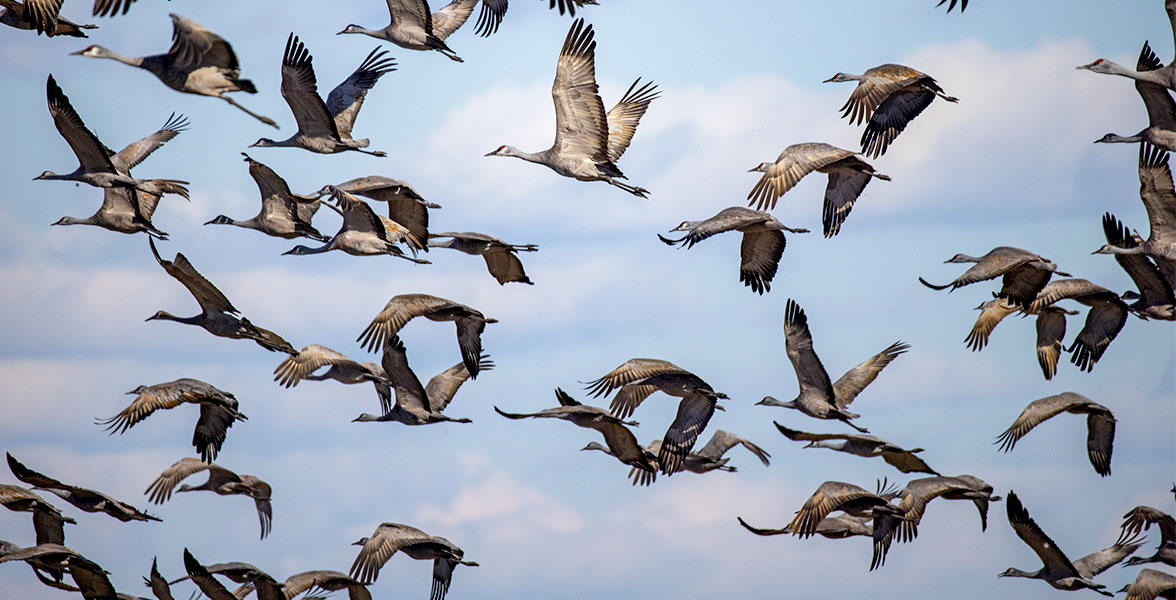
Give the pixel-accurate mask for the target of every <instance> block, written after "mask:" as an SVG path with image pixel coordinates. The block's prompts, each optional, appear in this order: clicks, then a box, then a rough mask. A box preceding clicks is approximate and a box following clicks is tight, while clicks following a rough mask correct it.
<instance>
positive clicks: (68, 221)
mask: <svg viewBox="0 0 1176 600" xmlns="http://www.w3.org/2000/svg"><path fill="white" fill-rule="evenodd" d="M95 216H97V215H95ZM95 216H90V217H86V218H85V219H79V218H77V217H61V218H60V219H58V220H57V222H56V223H54V225H97V222H96V219H95V218H94V217H95Z"/></svg>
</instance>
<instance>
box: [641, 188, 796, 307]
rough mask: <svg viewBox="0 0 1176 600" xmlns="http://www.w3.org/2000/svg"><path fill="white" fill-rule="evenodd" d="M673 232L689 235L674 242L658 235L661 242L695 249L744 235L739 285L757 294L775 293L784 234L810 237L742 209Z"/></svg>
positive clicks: (683, 225) (765, 215)
mask: <svg viewBox="0 0 1176 600" xmlns="http://www.w3.org/2000/svg"><path fill="white" fill-rule="evenodd" d="M670 231H685V232H686V235H684V236H682V237H680V238H678V239H676V240H671V239H669V238H667V237H664V236H662V235H661V234H658V236H657V237H658V239H660V240H661V241H663V242H665V243H666V244H668V245H670V246H673V245H675V244H682V246H681V247H682V248H687V249H689V248H693V247H694V244H697V243H698V242H701V241H702V240H705V239H706V238H709V237H711V236H712V235H717V234H720V233H725V232H727V231H738V232H740V233H742V234H743V242H742V243H741V245H740V249H739V255H740V264H739V281H741V282H743V284H744V285H746V286H747V287H750V288H751V291H753V292H755V293H757V294H763V293H764V292H769V291H771V290H772V279H774V278H775V277H776V269H777V268H779V266H780V257H782V256H784V246H785V244H786V243H787V241H786V240H785V239H784V232H785V231H787V232H789V233H808V230H807V229H793V228H791V227H786V226H785V225H784V224H783V223H781V222H780V221H779V220H777V219H776V217H773V216H772V215H771V214H769V213H766V212H763V211H759V210H751V209H750V208H744V207H742V206H732V207H730V208H724V209H723V210H721V211H719V213H718V214H716V215H715V216H713V217H711V218H709V219H706V220H704V221H682V223H680V224H679V225H678V226H677V227H675V228H673V229H671V230H670Z"/></svg>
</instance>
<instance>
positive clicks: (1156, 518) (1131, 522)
mask: <svg viewBox="0 0 1176 600" xmlns="http://www.w3.org/2000/svg"><path fill="white" fill-rule="evenodd" d="M1153 523H1155V524H1156V525H1158V526H1159V529H1160V545H1159V546H1158V547H1157V548H1156V553H1155V554H1153V555H1151V556H1149V557H1146V558H1145V557H1140V556H1134V557H1131V558H1130V559H1128V560H1127V562H1126V563H1125V564H1124V565H1123V566H1125V567H1134V566H1136V565H1145V564H1147V563H1153V562H1161V563H1164V564H1166V565H1168V566H1170V567H1176V519H1173V518H1172V515H1169V514H1167V513H1164V512H1161V511H1159V510H1156V509H1154V508H1152V507H1150V506H1136V507H1135V508H1133V509H1131V510H1129V511H1127V514H1125V515H1123V525H1122V528H1123V531H1122V533H1120V534H1119V541H1123V540H1126V539H1128V538H1130V537H1132V536H1134V535H1136V534H1138V533H1139V532H1141V531H1147V530H1148V529H1151V526H1152V524H1153Z"/></svg>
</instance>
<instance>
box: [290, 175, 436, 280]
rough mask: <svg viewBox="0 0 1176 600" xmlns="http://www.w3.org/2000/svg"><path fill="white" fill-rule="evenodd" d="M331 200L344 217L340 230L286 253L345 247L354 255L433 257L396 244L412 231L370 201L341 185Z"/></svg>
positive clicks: (414, 260) (314, 252)
mask: <svg viewBox="0 0 1176 600" xmlns="http://www.w3.org/2000/svg"><path fill="white" fill-rule="evenodd" d="M330 200H331V201H332V202H334V203H335V204H329V203H328V204H325V206H328V207H330V208H331V209H332V210H334V211H335V212H337V213H339V215H340V216H342V217H343V223H342V224H341V225H340V226H339V231H338V232H336V233H335V235H334V236H333V237H331V238H330V239H329V240H327V243H326V244H323V245H322V246H319V247H318V248H309V247H307V246H302V245H298V246H294V247H293V248H291V249H290V250H288V251H286V252H283V253H282V254H283V255H286V254H293V255H296V256H303V255H307V254H322V253H323V252H330V251H331V250H341V251H343V252H346V253H347V254H350V255H352V256H383V255H390V256H395V257H397V258H403V259H404V260H407V261H410V262H414V263H417V264H429V261H427V260H424V259H419V258H416V257H415V254H416V248H413V247H412V246H411V245H409V250H410V251H411V252H412V253H413V254H414V256H406V255H405V254H404V251H403V250H401V249H400V247H399V246H397V245H396V244H398V243H400V242H405V243H408V236H409V231H408V229H406V228H405V227H404V226H402V225H401V224H399V223H397V222H396V221H393V220H392V219H389V218H388V217H385V216H383V215H380V214H376V212H375V211H374V210H372V207H370V206H368V204H367V203H366V202H364V201H363V200H360V199H359V198H356V197H355V196H352V195H351V194H348V193H347V192H344V191H342V190H340V189H338V188H333V189H332V190H331V198H330ZM336 205H337V206H336Z"/></svg>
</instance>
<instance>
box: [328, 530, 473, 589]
mask: <svg viewBox="0 0 1176 600" xmlns="http://www.w3.org/2000/svg"><path fill="white" fill-rule="evenodd" d="M352 545H353V546H362V547H361V548H360V550H359V554H358V555H357V556H356V557H355V562H354V563H352V565H351V573H350V575H351V576H352V577H354V578H355V579H356V580H358V581H359V582H360V583H371V582H373V581H375V580H376V578H377V577H379V576H380V568H381V567H383V566H384V563H386V562H388V559H389V558H392V555H393V554H396V552H397V551H400V552H403V553H405V554H407V555H408V556H409V558H413V559H416V560H432V561H433V586H432V590H431V592H430V594H429V598H430V600H444V598H445V594H446V592H448V591H449V583H450V581H451V580H452V578H453V569H454V568H455V567H457V565H466V566H468V567H476V566H478V563H476V562H472V561H468V560H465V558H464V557H465V552H464V551H462V549H461V548H459V547H458V546H457V544H454V543H453V542H451V541H449V540H447V539H445V538H443V537H440V536H435V535H429V534H427V533H425V532H423V531H421V530H420V529H417V528H416V527H412V526H411V525H403V524H400V523H381V524H380V525H379V527H376V531H375V532H374V533H372V535H371V537H365V538H360V539H359V541H358V542H355V543H354V544H352Z"/></svg>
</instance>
